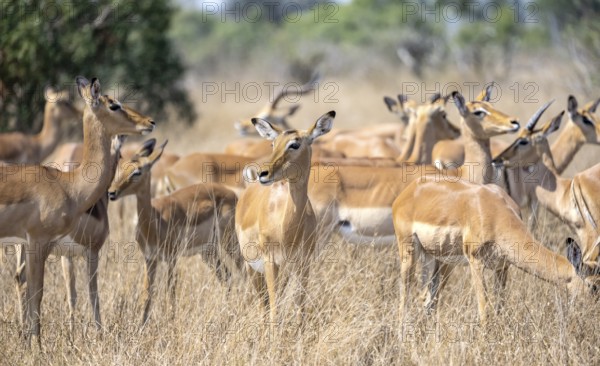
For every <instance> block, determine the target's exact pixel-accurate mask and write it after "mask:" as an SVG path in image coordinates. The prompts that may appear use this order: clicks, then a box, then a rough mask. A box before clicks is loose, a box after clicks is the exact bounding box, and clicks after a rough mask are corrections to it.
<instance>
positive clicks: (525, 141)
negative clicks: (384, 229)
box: [519, 139, 529, 146]
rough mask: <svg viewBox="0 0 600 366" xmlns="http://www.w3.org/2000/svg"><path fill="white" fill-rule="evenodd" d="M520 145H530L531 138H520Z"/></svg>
mask: <svg viewBox="0 0 600 366" xmlns="http://www.w3.org/2000/svg"><path fill="white" fill-rule="evenodd" d="M519 145H523V146H525V145H529V140H527V139H521V140H519Z"/></svg>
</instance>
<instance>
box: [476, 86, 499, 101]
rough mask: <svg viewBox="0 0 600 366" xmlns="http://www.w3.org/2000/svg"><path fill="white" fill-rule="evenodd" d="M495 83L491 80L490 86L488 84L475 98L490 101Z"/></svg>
mask: <svg viewBox="0 0 600 366" xmlns="http://www.w3.org/2000/svg"><path fill="white" fill-rule="evenodd" d="M493 85H494V82H491V83H490V84H489V85H488V86H486V87H485V88H484V89H483V90H482V91H481V93H479V95H478V96H477V98H475V100H478V101H480V102H489V101H490V98H491V96H492V87H493Z"/></svg>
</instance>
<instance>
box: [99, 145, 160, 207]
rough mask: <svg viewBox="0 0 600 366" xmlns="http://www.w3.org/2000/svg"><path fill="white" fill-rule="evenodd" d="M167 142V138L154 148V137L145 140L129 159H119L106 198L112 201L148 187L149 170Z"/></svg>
mask: <svg viewBox="0 0 600 366" xmlns="http://www.w3.org/2000/svg"><path fill="white" fill-rule="evenodd" d="M167 142H168V140H167V141H165V142H164V143H163V144H162V145H160V146H159V147H158V148H156V149H155V146H156V139H150V140H147V141H146V142H144V144H143V145H142V147H141V148H140V149H139V151H138V152H137V153H136V154H135V155H134V156H132V157H131V159H128V160H125V161H121V162H120V164H119V167H118V169H117V174H116V176H115V179H114V180H113V182H112V184H111V185H110V188H109V189H108V198H109V199H110V200H111V201H114V200H116V199H118V198H119V197H123V196H127V195H130V194H135V192H137V191H138V189H139V188H141V187H143V186H144V185H145V186H146V187H148V189H149V187H150V177H151V174H150V170H151V169H152V166H153V165H154V164H155V163H156V162H157V161H158V160H159V159H160V157H161V156H162V153H163V151H164V149H165V146H166V145H167Z"/></svg>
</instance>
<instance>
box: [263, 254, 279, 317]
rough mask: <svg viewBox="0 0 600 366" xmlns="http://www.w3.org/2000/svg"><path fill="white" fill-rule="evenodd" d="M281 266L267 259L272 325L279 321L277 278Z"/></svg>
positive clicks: (266, 274) (266, 272)
mask: <svg viewBox="0 0 600 366" xmlns="http://www.w3.org/2000/svg"><path fill="white" fill-rule="evenodd" d="M278 275H279V266H278V265H277V264H276V263H275V261H274V260H273V259H272V258H265V279H266V280H267V291H269V315H270V316H269V318H270V320H271V323H275V320H276V319H277V277H278Z"/></svg>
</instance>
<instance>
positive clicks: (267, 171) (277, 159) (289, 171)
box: [252, 111, 335, 185]
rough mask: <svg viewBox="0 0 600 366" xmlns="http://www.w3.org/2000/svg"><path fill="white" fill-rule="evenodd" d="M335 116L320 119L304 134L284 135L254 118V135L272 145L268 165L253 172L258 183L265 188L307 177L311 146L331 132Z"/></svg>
mask: <svg viewBox="0 0 600 366" xmlns="http://www.w3.org/2000/svg"><path fill="white" fill-rule="evenodd" d="M334 118H335V112H334V111H331V112H329V113H326V114H324V115H323V116H321V117H320V118H319V119H318V120H317V121H316V122H315V124H314V125H313V126H312V127H311V128H309V129H308V130H287V131H284V130H282V129H280V128H278V127H275V126H273V125H271V124H270V123H269V122H267V121H265V120H262V119H259V118H254V119H253V120H252V123H253V124H254V127H255V128H256V130H257V131H258V133H259V134H260V135H261V136H262V137H264V138H265V139H267V140H270V141H273V153H272V154H271V157H270V159H268V160H267V161H269V163H268V164H265V165H263V167H261V169H260V171H259V172H257V175H258V180H259V181H260V183H261V184H263V185H269V184H272V183H274V182H277V181H280V180H287V181H289V182H294V181H297V180H299V179H300V178H301V177H302V176H307V175H308V172H309V169H310V157H311V145H312V143H313V141H314V140H315V139H316V138H318V137H319V136H321V135H324V134H326V133H327V132H329V131H331V127H332V125H333V119H334Z"/></svg>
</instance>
